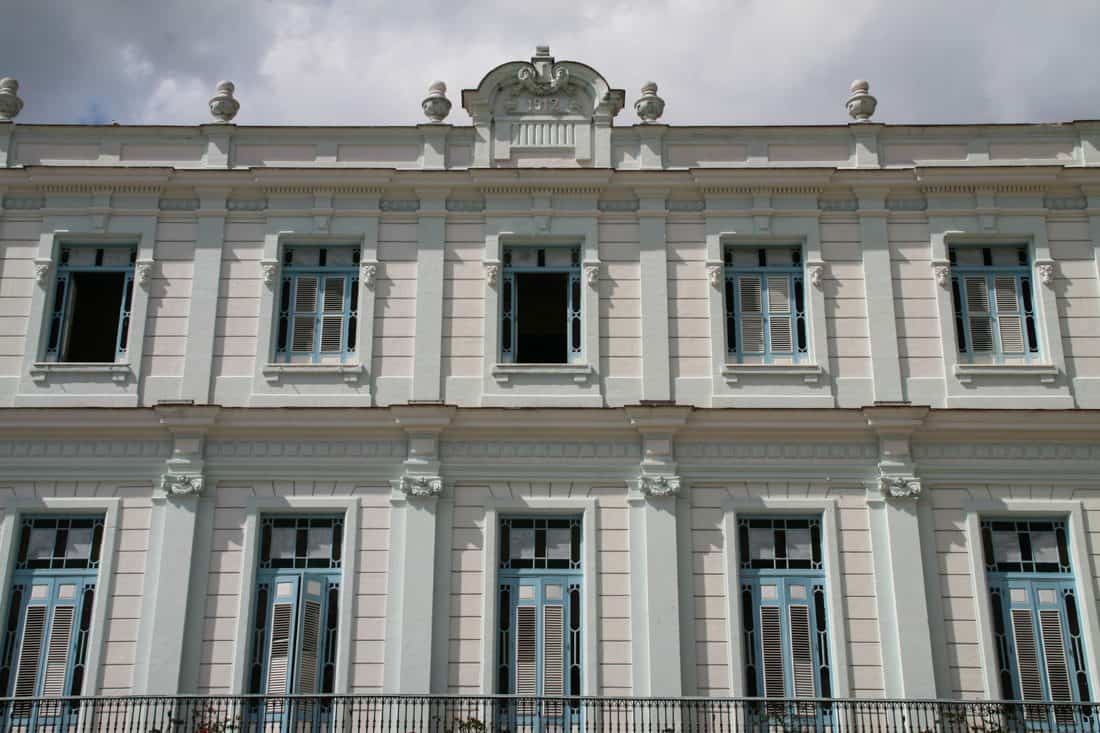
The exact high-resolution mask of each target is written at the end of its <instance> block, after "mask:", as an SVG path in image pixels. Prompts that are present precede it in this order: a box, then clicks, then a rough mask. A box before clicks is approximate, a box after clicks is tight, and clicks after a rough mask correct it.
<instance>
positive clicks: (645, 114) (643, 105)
mask: <svg viewBox="0 0 1100 733" xmlns="http://www.w3.org/2000/svg"><path fill="white" fill-rule="evenodd" d="M634 111H635V112H637V113H638V116H639V117H641V118H642V122H643V123H646V124H648V123H651V122H656V121H657V118H658V117H660V116H661V115H662V114H664V111H665V100H663V99H661V98H660V97H658V96H657V83H656V82H653V81H647V82H646V83H645V84H642V96H641V97H639V98H638V101H637V102H635V103H634Z"/></svg>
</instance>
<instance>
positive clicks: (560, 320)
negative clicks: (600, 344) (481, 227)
mask: <svg viewBox="0 0 1100 733" xmlns="http://www.w3.org/2000/svg"><path fill="white" fill-rule="evenodd" d="M502 264H503V273H502V278H501V308H500V361H501V362H502V363H504V364H571V363H578V362H581V361H583V360H584V341H583V338H582V337H581V333H582V324H583V311H582V309H583V307H584V306H583V302H582V287H581V248H580V247H577V246H571V247H570V246H547V247H505V248H504V256H503V263H502Z"/></svg>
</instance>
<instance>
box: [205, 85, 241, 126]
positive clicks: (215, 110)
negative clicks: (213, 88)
mask: <svg viewBox="0 0 1100 733" xmlns="http://www.w3.org/2000/svg"><path fill="white" fill-rule="evenodd" d="M236 88H237V87H236V86H235V85H234V84H233V82H231V81H219V82H218V89H217V92H216V93H215V94H214V96H213V97H211V98H210V114H212V115H214V117H215V118H216V119H217V120H218V122H229V121H231V120H232V119H233V118H234V117H236V116H237V111H238V110H239V109H240V108H241V103H240V102H238V101H237V100H236V99H234V97H233V92H234V90H236Z"/></svg>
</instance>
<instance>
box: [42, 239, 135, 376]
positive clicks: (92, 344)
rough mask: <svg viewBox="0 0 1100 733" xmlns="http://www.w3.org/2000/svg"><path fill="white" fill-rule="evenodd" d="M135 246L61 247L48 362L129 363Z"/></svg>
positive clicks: (47, 355) (55, 281)
mask: <svg viewBox="0 0 1100 733" xmlns="http://www.w3.org/2000/svg"><path fill="white" fill-rule="evenodd" d="M136 259H137V250H136V249H135V248H134V247H119V246H114V247H62V248H61V252H60V256H59V258H58V266H57V277H56V279H55V280H54V291H53V308H52V310H51V311H50V323H49V329H48V330H49V335H48V338H47V340H46V360H47V361H60V362H83V363H109V362H117V361H123V360H125V358H126V342H127V340H128V338H129V335H130V308H131V306H132V303H133V299H134V262H135V260H136Z"/></svg>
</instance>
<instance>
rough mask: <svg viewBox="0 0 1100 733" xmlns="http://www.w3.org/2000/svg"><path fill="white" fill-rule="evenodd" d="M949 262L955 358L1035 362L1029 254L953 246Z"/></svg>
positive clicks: (1036, 346)
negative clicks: (956, 347) (956, 356)
mask: <svg viewBox="0 0 1100 733" xmlns="http://www.w3.org/2000/svg"><path fill="white" fill-rule="evenodd" d="M948 259H949V260H950V263H951V299H952V305H953V307H954V313H955V338H956V339H957V342H958V348H959V354H960V355H961V356H962V357H963V358H964V359H965V360H966V361H968V362H970V363H1000V362H1027V361H1031V360H1033V359H1035V358H1037V357H1038V355H1039V338H1038V331H1037V329H1038V326H1037V325H1036V321H1035V301H1034V292H1033V290H1032V282H1033V279H1032V275H1031V266H1030V265H1031V262H1030V257H1029V255H1028V248H1027V247H1025V246H1000V247H981V246H966V247H960V246H952V247H950V248H948Z"/></svg>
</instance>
